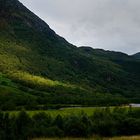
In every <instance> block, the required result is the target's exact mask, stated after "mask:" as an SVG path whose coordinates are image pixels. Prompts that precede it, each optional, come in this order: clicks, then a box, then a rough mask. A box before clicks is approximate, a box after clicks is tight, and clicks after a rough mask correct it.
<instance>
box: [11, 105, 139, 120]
mask: <svg viewBox="0 0 140 140" xmlns="http://www.w3.org/2000/svg"><path fill="white" fill-rule="evenodd" d="M103 108H104V107H69V108H61V109H52V110H35V111H26V112H27V114H29V116H31V117H32V116H33V115H34V114H37V113H41V112H43V113H46V114H49V115H51V116H53V117H56V116H57V115H61V116H69V115H71V114H74V115H79V114H81V113H83V112H84V113H86V114H87V115H88V116H91V115H92V114H93V113H94V111H95V110H99V109H100V110H102V109H103ZM114 108H115V107H110V109H112V110H113V109H114ZM122 108H123V109H124V110H126V111H127V110H128V109H129V107H128V106H124V107H122ZM132 109H133V110H140V108H135V107H133V108H132ZM19 112H20V111H8V113H10V115H17V114H18V113H19Z"/></svg>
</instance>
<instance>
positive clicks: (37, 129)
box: [0, 108, 140, 140]
mask: <svg viewBox="0 0 140 140" xmlns="http://www.w3.org/2000/svg"><path fill="white" fill-rule="evenodd" d="M139 116H140V110H136V109H134V110H133V109H131V108H130V109H129V110H128V109H125V108H114V109H109V108H102V109H96V110H95V111H94V113H93V114H92V115H87V114H86V113H84V112H81V113H80V114H69V115H66V116H62V115H60V114H59V115H56V116H52V115H50V114H46V113H43V112H40V113H36V114H33V115H32V116H30V115H28V114H27V113H26V112H25V111H21V112H20V113H19V114H16V115H14V114H13V115H9V113H3V112H1V113H0V124H1V125H0V139H2V140H7V139H14V140H27V139H31V138H39V137H40V138H41V137H50V138H51V137H53V138H54V137H60V138H63V137H85V138H87V137H92V136H93V135H98V136H101V137H113V136H122V135H127V136H131V135H139V132H140V127H139V126H140V117H139ZM7 134H8V135H7Z"/></svg>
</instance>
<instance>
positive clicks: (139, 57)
mask: <svg viewBox="0 0 140 140" xmlns="http://www.w3.org/2000/svg"><path fill="white" fill-rule="evenodd" d="M132 57H134V58H136V59H140V52H139V53H136V54H134V55H132Z"/></svg>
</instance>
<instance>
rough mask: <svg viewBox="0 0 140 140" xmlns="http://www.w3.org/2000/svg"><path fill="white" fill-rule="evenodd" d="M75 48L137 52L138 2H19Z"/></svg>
mask: <svg viewBox="0 0 140 140" xmlns="http://www.w3.org/2000/svg"><path fill="white" fill-rule="evenodd" d="M20 2H22V3H23V4H24V5H25V6H27V7H28V8H29V9H30V10H31V11H33V12H34V13H35V14H37V15H38V16H39V17H41V18H42V19H43V20H44V21H46V22H47V23H48V24H49V25H50V27H51V28H52V29H53V30H55V32H56V33H58V34H59V35H61V36H63V37H64V38H66V39H67V40H68V41H69V42H70V43H73V44H75V45H77V46H91V47H93V48H103V49H106V50H115V51H122V52H126V53H128V54H133V53H136V52H140V8H139V7H140V0H41V1H40V0H20Z"/></svg>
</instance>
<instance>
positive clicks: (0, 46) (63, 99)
mask: <svg viewBox="0 0 140 140" xmlns="http://www.w3.org/2000/svg"><path fill="white" fill-rule="evenodd" d="M0 60H1V61H0V71H1V73H2V75H4V77H5V78H8V79H10V81H11V82H12V83H15V85H16V87H13V86H12V89H11V87H10V86H9V85H7V86H6V87H7V88H6V87H4V88H3V86H1V87H0V89H3V92H1V94H2V93H3V94H4V93H5V92H6V91H7V89H8V88H10V90H13V89H16V92H15V93H19V94H21V93H22V92H23V93H24V94H22V95H27V96H28V95H30V96H31V97H33V98H32V99H33V101H35V102H34V103H36V104H52V103H53V104H54V103H55V104H115V103H120V102H121V103H122V102H131V101H135V102H139V99H140V94H139V92H140V88H139V85H140V74H139V71H140V62H139V61H136V60H135V59H133V57H130V56H128V55H126V54H123V53H117V52H110V51H104V50H94V49H92V48H85V47H81V48H77V47H76V46H74V45H72V44H70V43H68V42H67V41H66V40H65V39H64V38H62V37H60V36H59V35H57V34H56V33H55V32H54V31H53V30H52V29H50V27H49V26H48V25H47V24H46V23H45V22H44V21H43V20H41V19H40V18H39V17H37V16H36V15H35V14H34V13H32V12H31V11H29V10H28V9H27V8H26V7H24V6H23V5H22V4H21V3H20V2H19V1H17V0H0ZM4 89H5V92H4ZM11 92H12V91H8V93H9V94H10V93H11ZM12 93H13V92H12ZM6 97H7V98H8V102H9V101H11V100H12V102H13V97H12V98H10V97H9V96H6ZM6 97H5V98H6ZM119 101H120V102H119ZM1 103H2V104H3V103H4V102H1ZM16 105H18V104H17V103H16ZM21 105H24V102H23V103H22V104H21Z"/></svg>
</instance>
